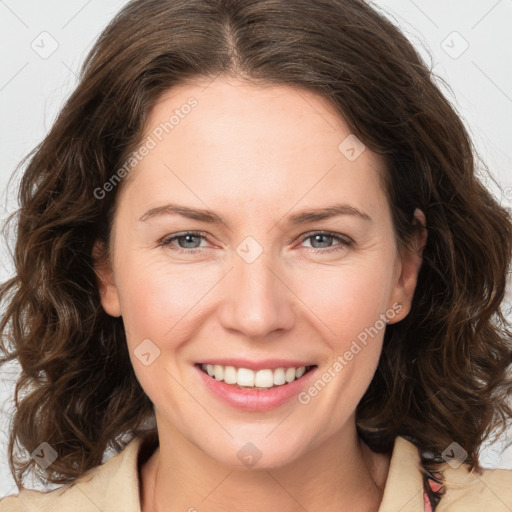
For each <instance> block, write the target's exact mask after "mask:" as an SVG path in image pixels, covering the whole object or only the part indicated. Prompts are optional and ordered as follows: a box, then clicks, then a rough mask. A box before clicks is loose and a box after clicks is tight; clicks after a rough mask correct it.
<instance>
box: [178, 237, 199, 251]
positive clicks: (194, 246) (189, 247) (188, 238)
mask: <svg viewBox="0 0 512 512" xmlns="http://www.w3.org/2000/svg"><path fill="white" fill-rule="evenodd" d="M194 238H197V239H199V237H198V236H197V235H183V236H180V237H179V238H178V241H180V240H183V239H185V240H186V242H185V244H188V243H192V246H190V245H185V246H183V245H182V244H181V243H180V244H179V245H180V247H184V248H186V249H194V248H196V247H199V246H198V245H197V242H196V245H194V242H193V240H192V242H190V239H194Z"/></svg>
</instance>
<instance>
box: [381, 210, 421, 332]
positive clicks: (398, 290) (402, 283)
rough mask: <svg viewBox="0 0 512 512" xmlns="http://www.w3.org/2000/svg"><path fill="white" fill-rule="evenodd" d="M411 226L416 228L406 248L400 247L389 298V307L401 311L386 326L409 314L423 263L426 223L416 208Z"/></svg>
mask: <svg viewBox="0 0 512 512" xmlns="http://www.w3.org/2000/svg"><path fill="white" fill-rule="evenodd" d="M413 224H415V225H416V226H417V230H416V233H415V235H414V237H413V239H412V240H411V242H410V243H409V244H408V246H407V247H403V246H402V247H400V249H399V253H400V258H399V261H398V267H397V274H398V276H399V277H398V279H397V282H396V283H395V286H394V288H393V292H392V294H391V298H390V306H391V305H392V304H396V303H398V304H400V305H401V306H402V309H401V311H400V313H399V314H397V315H396V316H395V317H394V318H393V319H390V320H389V321H388V324H393V323H396V322H399V321H400V320H403V319H404V318H405V317H406V316H407V315H408V314H409V312H410V310H411V304H412V299H413V296H414V291H415V289H416V284H417V282H418V274H419V272H420V268H421V264H422V262H423V250H424V249H425V245H426V243H427V226H426V224H427V223H426V218H425V214H424V213H423V212H422V211H421V210H420V209H418V208H417V209H416V210H415V211H414V219H413Z"/></svg>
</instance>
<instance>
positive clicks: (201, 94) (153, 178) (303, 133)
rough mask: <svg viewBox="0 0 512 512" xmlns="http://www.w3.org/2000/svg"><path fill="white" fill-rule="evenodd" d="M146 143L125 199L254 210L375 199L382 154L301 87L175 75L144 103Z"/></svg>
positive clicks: (373, 201) (379, 197) (378, 191)
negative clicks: (177, 79)
mask: <svg viewBox="0 0 512 512" xmlns="http://www.w3.org/2000/svg"><path fill="white" fill-rule="evenodd" d="M144 144H146V145H147V146H148V147H149V146H151V148H150V149H149V150H146V151H145V152H144V153H145V156H144V157H143V158H141V159H140V161H139V162H138V163H137V165H136V167H135V168H134V169H133V170H132V171H131V173H130V176H129V178H130V179H129V183H128V186H127V190H128V194H129V195H130V203H131V204H133V205H136V204H139V203H140V204H142V203H144V204H147V203H148V202H158V201H165V200H176V199H181V198H184V196H186V199H189V200H191V201H193V202H194V203H196V204H198V199H201V198H204V199H205V200H206V199H208V200H209V201H210V202H213V203H216V205H220V206H223V207H224V208H226V207H228V205H227V204H226V200H227V199H229V204H230V205H232V206H233V207H238V208H239V209H240V208H241V207H242V205H245V204H247V202H250V204H251V207H252V208H253V210H254V209H255V210H258V209H260V210H261V209H264V208H267V207H268V205H269V204H275V205H279V204H282V205H283V207H284V206H288V207H291V206H292V204H293V203H296V202H297V201H299V200H300V201H301V205H302V206H308V203H311V204H312V205H314V206H318V204H319V203H320V204H322V203H325V202H327V201H329V200H332V201H330V202H334V201H336V202H340V201H341V200H343V199H347V197H351V198H352V203H357V202H358V201H359V202H364V203H365V204H366V206H368V205H369V204H373V205H374V206H375V207H378V205H379V203H382V200H383V194H384V193H383V191H382V190H381V186H380V179H379V175H381V174H382V173H384V172H385V170H384V163H383V161H382V160H381V159H380V158H379V157H378V156H377V155H375V154H374V153H372V152H371V151H370V150H368V149H367V148H365V146H364V144H362V142H360V141H359V140H358V139H357V138H356V137H355V135H354V134H351V131H350V129H349V127H348V126H347V124H346V123H345V122H344V120H343V119H342V118H341V117H340V116H339V115H338V114H337V113H336V112H335V111H334V109H333V108H332V107H331V105H330V104H329V103H328V102H327V100H325V99H324V98H322V97H321V96H318V95H316V94H314V93H312V92H310V91H306V90H301V89H296V88H292V87H288V86H284V85H265V86H261V85H257V84H253V83H247V82H239V81H235V80H226V79H223V78H217V79H216V80H214V81H213V82H210V83H208V82H206V81H205V82H202V83H201V82H197V83H191V84H181V85H179V86H177V87H174V88H172V89H170V90H168V91H167V92H166V93H165V94H163V95H162V96H161V98H160V100H159V101H158V103H156V104H155V105H154V107H153V108H152V109H151V111H150V114H149V116H148V119H147V122H146V129H145V135H144V137H143V145H144ZM133 185H135V186H133ZM123 193H124V192H123ZM170 196H172V197H170ZM284 203H286V205H285V204H284ZM288 203H289V204H288ZM203 206H204V205H203ZM354 206H357V204H354ZM212 208H213V205H212ZM288 209H289V208H288Z"/></svg>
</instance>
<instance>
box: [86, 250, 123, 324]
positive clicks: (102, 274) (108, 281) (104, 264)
mask: <svg viewBox="0 0 512 512" xmlns="http://www.w3.org/2000/svg"><path fill="white" fill-rule="evenodd" d="M92 258H93V261H94V272H95V273H96V277H97V284H98V291H99V294H100V298H101V305H102V306H103V309H104V310H105V312H106V313H107V314H109V315H110V316H114V317H119V316H121V305H120V302H119V293H118V290H117V286H116V284H115V281H114V272H113V270H112V265H111V264H110V262H109V261H108V257H107V251H106V248H105V245H104V244H103V243H102V242H100V241H96V242H95V243H94V246H93V249H92Z"/></svg>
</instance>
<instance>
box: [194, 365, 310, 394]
mask: <svg viewBox="0 0 512 512" xmlns="http://www.w3.org/2000/svg"><path fill="white" fill-rule="evenodd" d="M201 368H202V369H203V370H205V371H206V372H207V373H208V375H209V376H210V377H213V378H214V379H215V380H222V381H224V382H225V383H226V384H238V386H242V387H255V388H267V389H268V388H272V387H274V386H282V385H284V384H286V383H288V382H293V381H294V380H296V379H299V378H300V377H302V376H303V375H304V373H305V372H306V367H305V366H301V367H299V368H276V369H274V370H271V369H264V370H257V371H253V370H250V369H248V368H235V367H234V366H222V365H220V364H216V365H212V364H202V365H201Z"/></svg>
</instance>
